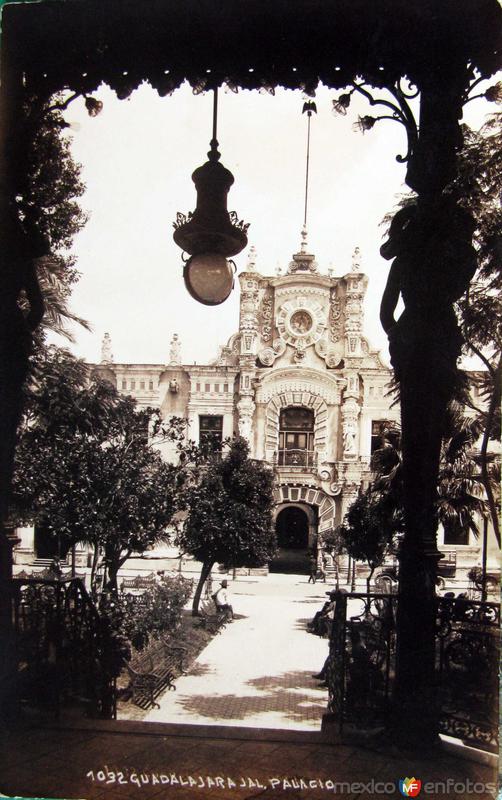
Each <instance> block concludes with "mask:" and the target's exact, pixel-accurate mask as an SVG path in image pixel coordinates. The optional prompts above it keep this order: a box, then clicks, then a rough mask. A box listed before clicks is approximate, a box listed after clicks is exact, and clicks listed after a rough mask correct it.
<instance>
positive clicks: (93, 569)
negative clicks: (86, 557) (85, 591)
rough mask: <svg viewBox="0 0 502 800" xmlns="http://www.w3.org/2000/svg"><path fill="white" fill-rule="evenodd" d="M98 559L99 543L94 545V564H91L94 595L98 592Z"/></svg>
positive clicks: (92, 591)
mask: <svg viewBox="0 0 502 800" xmlns="http://www.w3.org/2000/svg"><path fill="white" fill-rule="evenodd" d="M98 560H99V545H98V544H95V545H94V551H93V553H92V564H91V593H92V594H93V595H94V594H96V570H97V568H98Z"/></svg>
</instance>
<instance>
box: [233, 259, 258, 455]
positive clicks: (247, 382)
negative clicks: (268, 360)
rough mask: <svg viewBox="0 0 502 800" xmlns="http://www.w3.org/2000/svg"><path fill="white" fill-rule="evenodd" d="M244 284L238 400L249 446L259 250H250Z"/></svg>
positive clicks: (241, 427) (241, 426) (242, 429)
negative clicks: (257, 253)
mask: <svg viewBox="0 0 502 800" xmlns="http://www.w3.org/2000/svg"><path fill="white" fill-rule="evenodd" d="M239 282H240V285H241V298H240V317H239V334H240V348H239V350H240V351H239V369H240V380H239V399H238V401H237V413H238V425H239V434H240V435H241V436H242V437H243V438H245V439H246V440H247V441H248V442H249V443H251V440H252V427H253V415H254V410H255V403H254V379H255V376H256V355H257V352H258V346H259V336H258V331H259V316H258V314H259V297H260V282H261V279H260V276H259V274H258V273H257V271H256V250H255V248H254V247H251V248H250V252H249V257H248V263H247V266H246V271H245V272H242V273H241V274H240V275H239Z"/></svg>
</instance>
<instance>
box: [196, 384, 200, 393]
mask: <svg viewBox="0 0 502 800" xmlns="http://www.w3.org/2000/svg"><path fill="white" fill-rule="evenodd" d="M195 391H196V392H200V383H196V384H195Z"/></svg>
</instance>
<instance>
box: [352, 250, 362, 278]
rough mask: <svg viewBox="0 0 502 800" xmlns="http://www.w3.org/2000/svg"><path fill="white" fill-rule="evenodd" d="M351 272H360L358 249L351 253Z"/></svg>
mask: <svg viewBox="0 0 502 800" xmlns="http://www.w3.org/2000/svg"><path fill="white" fill-rule="evenodd" d="M351 269H352V272H360V271H361V251H360V249H359V247H355V248H354V252H353V253H352V267H351Z"/></svg>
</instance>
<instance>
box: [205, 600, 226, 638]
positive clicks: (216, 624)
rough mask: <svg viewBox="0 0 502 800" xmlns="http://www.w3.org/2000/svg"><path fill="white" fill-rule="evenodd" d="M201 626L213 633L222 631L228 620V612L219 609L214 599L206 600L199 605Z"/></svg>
mask: <svg viewBox="0 0 502 800" xmlns="http://www.w3.org/2000/svg"><path fill="white" fill-rule="evenodd" d="M199 619H200V624H201V626H202V627H203V628H204V629H205V630H208V631H209V632H210V633H212V634H216V633H221V631H222V630H223V628H225V626H226V624H227V622H228V612H227V611H219V610H218V606H217V605H216V602H215V601H214V600H204V602H203V603H201V604H200V606H199Z"/></svg>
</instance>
